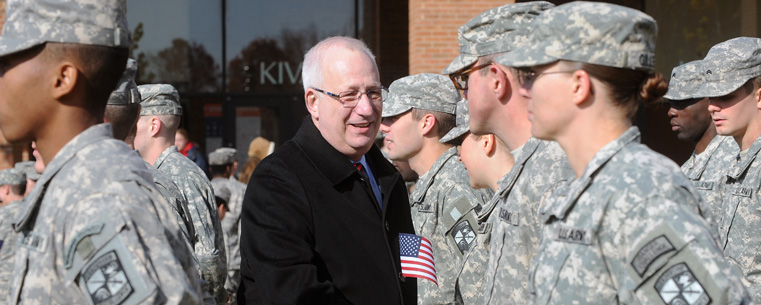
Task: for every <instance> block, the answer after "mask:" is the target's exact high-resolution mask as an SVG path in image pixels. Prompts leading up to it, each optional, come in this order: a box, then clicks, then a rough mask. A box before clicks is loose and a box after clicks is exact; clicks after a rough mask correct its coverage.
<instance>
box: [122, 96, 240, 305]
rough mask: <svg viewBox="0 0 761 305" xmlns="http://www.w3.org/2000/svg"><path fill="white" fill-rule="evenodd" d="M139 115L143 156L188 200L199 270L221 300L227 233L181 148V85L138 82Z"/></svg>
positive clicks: (197, 170) (206, 188) (137, 142)
mask: <svg viewBox="0 0 761 305" xmlns="http://www.w3.org/2000/svg"><path fill="white" fill-rule="evenodd" d="M138 90H139V91H140V96H141V99H142V101H141V102H140V107H141V109H140V118H139V119H138V121H137V127H136V129H135V130H136V131H135V149H137V150H138V151H139V152H140V155H141V156H142V157H143V160H145V161H146V162H148V163H150V164H151V165H152V166H153V167H154V168H156V169H158V170H159V171H161V172H163V173H164V174H166V175H167V176H169V177H170V179H172V181H173V182H174V183H175V184H176V185H177V187H178V188H179V189H180V191H181V192H182V195H183V196H184V197H185V200H186V201H187V203H188V210H189V213H190V220H191V221H192V222H193V227H194V229H195V233H196V236H195V242H196V243H195V244H194V249H195V254H196V259H197V260H198V264H199V265H200V269H201V279H202V280H203V281H204V282H203V283H202V285H203V287H202V289H203V290H204V291H206V292H208V293H210V294H211V296H212V297H213V298H214V300H215V301H216V303H217V304H222V303H225V302H227V299H228V296H227V292H226V291H225V289H224V283H225V277H226V274H227V272H226V270H227V268H226V266H227V258H226V257H225V255H226V254H225V246H224V237H223V236H222V227H221V223H220V220H219V215H218V212H217V203H216V202H215V200H214V193H213V191H212V187H211V183H210V182H209V179H208V178H206V174H205V173H204V172H203V171H201V169H200V168H199V167H198V166H197V165H195V163H193V161H191V160H190V159H188V158H186V157H185V156H183V155H182V154H180V153H179V152H178V151H177V147H176V146H174V145H173V144H174V135H175V133H176V131H177V128H178V126H179V123H180V116H181V115H182V107H181V106H180V103H179V99H180V97H179V94H178V93H177V90H176V89H174V87H172V86H171V85H168V84H159V85H141V86H139V87H138Z"/></svg>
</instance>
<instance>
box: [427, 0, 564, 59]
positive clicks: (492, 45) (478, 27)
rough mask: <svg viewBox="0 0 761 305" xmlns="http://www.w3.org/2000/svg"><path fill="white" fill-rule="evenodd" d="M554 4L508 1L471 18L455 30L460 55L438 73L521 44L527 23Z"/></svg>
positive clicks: (524, 38) (526, 30)
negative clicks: (511, 2) (513, 2)
mask: <svg viewBox="0 0 761 305" xmlns="http://www.w3.org/2000/svg"><path fill="white" fill-rule="evenodd" d="M553 6H555V5H554V4H552V3H549V2H546V1H533V2H525V3H515V4H507V5H503V6H500V7H497V8H493V9H490V10H488V11H486V12H483V13H481V14H480V15H478V16H476V17H474V18H473V19H470V21H468V22H467V23H465V25H463V26H461V27H460V29H459V30H458V31H457V38H458V40H459V42H460V55H457V57H455V59H454V60H453V61H452V62H451V63H450V64H449V66H447V67H446V68H445V69H444V71H442V72H441V73H442V74H452V73H455V72H457V71H460V70H462V69H464V68H466V67H469V66H471V65H473V64H474V63H476V61H478V57H480V56H484V55H491V54H497V53H504V52H508V51H511V50H513V49H515V48H516V47H519V46H521V45H523V44H524V43H525V42H526V40H527V34H528V32H529V31H530V29H529V28H527V26H528V25H529V24H530V23H531V21H532V20H534V18H536V16H539V14H541V13H542V11H544V10H547V9H549V8H551V7H553Z"/></svg>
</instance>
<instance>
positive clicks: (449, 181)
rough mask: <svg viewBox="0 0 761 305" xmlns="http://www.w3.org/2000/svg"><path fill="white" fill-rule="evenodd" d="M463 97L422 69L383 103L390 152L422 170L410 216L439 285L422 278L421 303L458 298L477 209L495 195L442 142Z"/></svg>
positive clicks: (383, 124) (395, 84)
mask: <svg viewBox="0 0 761 305" xmlns="http://www.w3.org/2000/svg"><path fill="white" fill-rule="evenodd" d="M459 100H460V94H459V92H457V90H456V89H455V88H454V86H452V83H451V81H450V80H449V79H447V77H446V76H443V75H439V74H426V73H424V74H417V75H412V76H407V77H403V78H401V79H398V80H396V81H394V82H393V83H392V84H391V86H390V87H389V94H388V98H387V99H386V100H385V101H384V105H383V115H382V116H383V121H382V122H381V128H380V130H381V131H382V132H383V133H385V134H386V143H387V148H388V156H389V158H390V159H391V160H401V161H407V162H408V163H409V165H410V168H411V169H412V170H413V171H414V172H415V173H417V174H418V175H420V178H418V181H417V183H416V184H415V188H414V189H413V191H412V195H411V196H410V208H411V211H412V221H413V223H414V225H415V232H416V234H418V235H421V236H423V237H426V238H428V239H429V240H430V241H431V244H432V248H433V259H434V264H435V265H436V273H437V277H438V285H437V284H436V283H433V282H432V281H427V280H426V281H418V304H454V303H455V300H456V298H455V297H456V293H455V283H456V279H457V274H458V273H459V271H460V268H461V266H462V259H463V256H464V255H466V254H467V253H468V252H470V251H473V247H474V246H476V244H475V240H476V234H477V233H476V232H477V230H478V222H477V218H476V212H477V210H480V209H481V208H482V207H483V205H484V204H485V203H486V201H488V200H489V198H490V197H491V195H492V194H491V192H489V191H488V190H483V191H482V190H474V189H473V188H471V187H470V181H469V180H468V176H467V173H466V172H465V167H463V165H462V163H461V162H460V161H459V160H458V158H457V155H456V154H457V149H456V148H455V147H453V146H452V145H450V144H446V143H441V142H439V139H441V138H442V137H443V136H444V135H446V133H447V132H449V131H450V130H451V129H452V127H454V125H455V124H454V123H455V116H454V114H455V109H456V107H457V101H459ZM458 298H459V297H458Z"/></svg>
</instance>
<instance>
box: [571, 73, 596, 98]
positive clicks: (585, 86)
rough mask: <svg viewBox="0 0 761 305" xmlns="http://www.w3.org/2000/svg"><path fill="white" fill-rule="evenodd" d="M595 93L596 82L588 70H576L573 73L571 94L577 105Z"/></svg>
mask: <svg viewBox="0 0 761 305" xmlns="http://www.w3.org/2000/svg"><path fill="white" fill-rule="evenodd" d="M593 95H594V83H593V82H592V78H591V77H589V74H588V73H587V71H584V70H576V71H574V72H573V74H572V75H571V96H572V101H573V103H574V104H576V105H581V104H582V103H584V102H586V101H587V100H588V99H589V98H591V97H592V96H593Z"/></svg>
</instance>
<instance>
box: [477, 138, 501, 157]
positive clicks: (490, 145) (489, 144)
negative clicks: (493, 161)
mask: <svg viewBox="0 0 761 305" xmlns="http://www.w3.org/2000/svg"><path fill="white" fill-rule="evenodd" d="M494 140H495V139H494V134H487V135H484V136H483V137H481V139H480V142H481V143H480V146H481V148H482V149H483V150H484V152H485V153H486V155H487V156H491V155H493V154H494V151H495V150H496V146H497V144H496V143H494Z"/></svg>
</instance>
